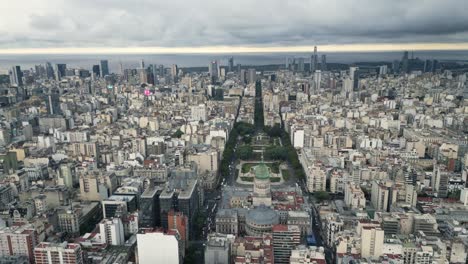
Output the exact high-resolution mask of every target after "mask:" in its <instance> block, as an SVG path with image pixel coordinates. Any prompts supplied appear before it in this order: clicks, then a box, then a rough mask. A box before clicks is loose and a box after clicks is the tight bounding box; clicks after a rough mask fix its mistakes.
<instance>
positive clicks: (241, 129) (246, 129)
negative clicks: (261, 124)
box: [234, 122, 255, 136]
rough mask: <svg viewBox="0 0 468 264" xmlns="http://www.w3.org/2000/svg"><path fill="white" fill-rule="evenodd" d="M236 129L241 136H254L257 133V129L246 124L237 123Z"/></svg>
mask: <svg viewBox="0 0 468 264" xmlns="http://www.w3.org/2000/svg"><path fill="white" fill-rule="evenodd" d="M234 129H235V130H236V131H237V133H239V135H241V136H246V135H252V134H253V133H254V132H255V127H254V126H253V125H252V124H249V123H245V122H239V123H236V125H235V126H234Z"/></svg>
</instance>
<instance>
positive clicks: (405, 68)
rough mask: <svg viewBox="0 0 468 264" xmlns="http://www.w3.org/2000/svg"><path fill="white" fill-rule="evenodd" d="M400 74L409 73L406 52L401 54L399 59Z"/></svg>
mask: <svg viewBox="0 0 468 264" xmlns="http://www.w3.org/2000/svg"><path fill="white" fill-rule="evenodd" d="M401 72H403V73H408V72H409V59H408V51H405V52H404V53H403V58H402V59H401Z"/></svg>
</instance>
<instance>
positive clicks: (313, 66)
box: [310, 46, 318, 72]
mask: <svg viewBox="0 0 468 264" xmlns="http://www.w3.org/2000/svg"><path fill="white" fill-rule="evenodd" d="M317 66H318V55H317V46H315V47H314V54H312V56H311V57H310V72H315V71H316V70H317Z"/></svg>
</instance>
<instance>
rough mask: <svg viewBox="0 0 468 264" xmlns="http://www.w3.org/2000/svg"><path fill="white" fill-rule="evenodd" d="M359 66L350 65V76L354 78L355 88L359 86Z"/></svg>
mask: <svg viewBox="0 0 468 264" xmlns="http://www.w3.org/2000/svg"><path fill="white" fill-rule="evenodd" d="M358 70H359V68H358V67H349V77H351V79H352V80H353V90H355V91H356V90H357V89H358V88H359V73H358Z"/></svg>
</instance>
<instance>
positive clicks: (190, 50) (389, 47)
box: [0, 42, 468, 55]
mask: <svg viewBox="0 0 468 264" xmlns="http://www.w3.org/2000/svg"><path fill="white" fill-rule="evenodd" d="M316 46H318V47H319V48H320V51H321V52H336V53H340V52H369V53H371V52H400V51H408V50H409V51H457V50H460V51H462V50H468V42H460V43H403V44H402V43H400V44H392V43H376V44H325V45H307V46H199V47H156V46H151V47H150V46H148V47H136V46H135V47H131V46H129V47H64V48H52V47H47V48H11V49H9V48H7V49H0V55H54V54H245V53H308V52H313V50H314V47H316Z"/></svg>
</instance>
